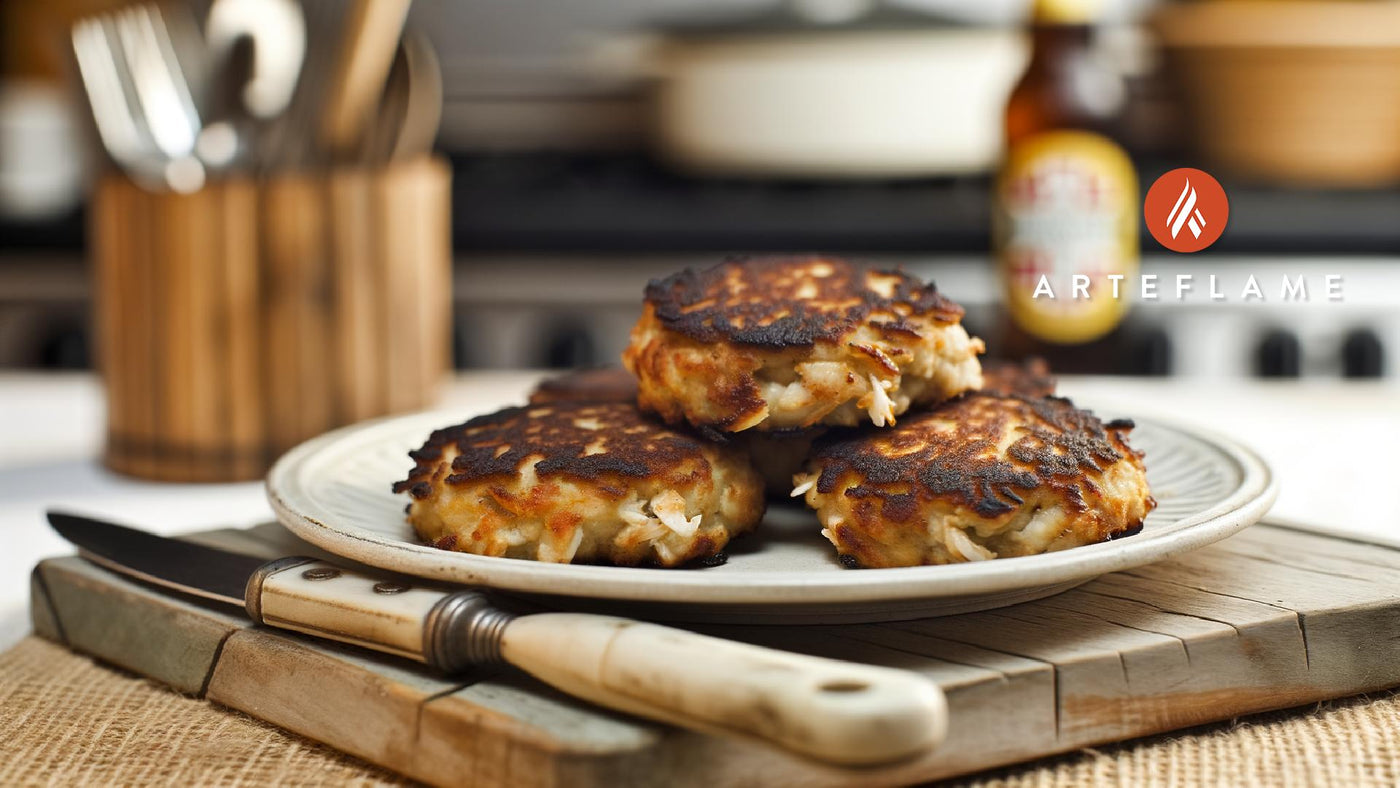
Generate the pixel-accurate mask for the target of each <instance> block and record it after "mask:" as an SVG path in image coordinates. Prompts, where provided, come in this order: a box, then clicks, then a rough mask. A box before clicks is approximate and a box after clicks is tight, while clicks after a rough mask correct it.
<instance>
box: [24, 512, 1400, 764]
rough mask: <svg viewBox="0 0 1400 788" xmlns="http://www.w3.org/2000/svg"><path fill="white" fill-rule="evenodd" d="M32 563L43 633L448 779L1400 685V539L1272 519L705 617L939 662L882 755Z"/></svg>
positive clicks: (965, 758)
mask: <svg viewBox="0 0 1400 788" xmlns="http://www.w3.org/2000/svg"><path fill="white" fill-rule="evenodd" d="M190 538H192V539H195V540H197V541H201V542H206V543H209V544H213V545H218V546H221V547H226V548H230V549H236V550H241V551H243V552H248V553H256V554H260V555H265V556H268V557H274V556H278V555H288V554H294V553H301V554H309V555H323V554H321V553H320V552H319V551H318V550H316V549H315V548H312V547H310V546H309V545H306V544H305V543H302V542H300V541H298V540H297V539H296V538H295V537H293V536H291V534H289V533H288V532H287V531H285V530H284V529H283V528H281V526H278V525H275V524H268V525H263V526H259V527H256V528H253V529H249V530H223V531H212V532H207V533H201V534H197V535H193V536H191V537H190ZM871 571H877V570H871ZM33 582H34V593H33V597H32V598H33V619H34V627H35V630H36V631H37V632H38V633H39V634H41V635H43V636H45V637H48V638H51V639H53V640H57V641H59V642H63V643H67V644H68V645H69V646H71V647H72V648H74V649H77V650H79V651H83V652H86V653H89V654H92V655H94V656H97V657H100V658H102V659H104V660H106V661H108V662H111V663H113V664H116V665H119V666H121V667H123V668H126V669H128V670H132V671H135V672H137V673H140V674H143V675H146V676H149V677H151V678H153V679H156V680H158V681H161V682H164V683H166V684H168V685H170V686H171V687H173V688H175V689H177V690H179V691H181V692H185V693H189V694H191V695H196V696H200V697H205V698H208V699H209V700H212V701H216V702H218V703H222V704H224V705H226V706H230V707H232V708H235V709H239V710H241V711H243V712H246V713H248V714H250V715H252V716H255V717H258V718H261V719H263V720H266V721H268V722H271V723H273V724H275V725H278V726H281V727H283V728H286V729H288V730H292V731H296V732H297V733H301V734H303V735H305V736H308V737H310V738H313V739H317V740H319V741H322V742H325V743H327V744H329V745H331V746H333V747H337V748H339V749H341V750H344V751H346V752H349V753H352V754H354V755H357V756H359V757H361V758H364V759H366V760H368V761H372V762H374V763H377V764H381V765H383V766H386V767H388V768H390V769H394V770H397V771H399V772H402V773H404V774H407V775H409V776H412V777H415V778H418V779H421V780H425V781H427V782H431V783H437V784H442V785H467V784H469V785H473V786H569V787H572V786H590V785H609V786H611V785H652V784H667V785H696V786H719V785H746V784H755V783H761V784H763V785H765V786H768V785H804V786H806V785H861V786H865V785H882V784H905V783H912V782H919V781H924V780H929V779H935V778H940V777H948V776H952V775H958V774H965V773H968V772H973V771H977V770H981V769H986V768H990V767H995V766H1000V765H1004V764H1009V763H1013V762H1017V761H1024V760H1030V759H1034V758H1039V757H1042V756H1046V755H1051V754H1054V753H1061V752H1066V751H1070V750H1075V749H1078V748H1081V747H1085V746H1089V745H1093V744H1099V743H1104V742H1110V741H1119V740H1122V739H1128V738H1132V737H1137V736H1144V735H1147V734H1153V733H1159V732H1163V731H1169V730H1173V729H1177V728H1182V727H1186V726H1191V725H1196V724H1199V723H1204V722H1209V721H1214V720H1221V719H1228V718H1230V717H1235V716H1238V715H1241V714H1247V713H1251V712H1258V711H1265V710H1270V709H1280V708H1286V707H1290V706H1297V705H1301V704H1305V703H1311V702H1314V701H1319V700H1324V699H1329V698H1335V697H1341V696H1345V695H1352V694H1356V693H1361V692H1368V691H1373V690H1379V689H1382V688H1386V687H1391V686H1395V685H1400V551H1397V550H1392V549H1389V548H1385V547H1379V546H1375V545H1369V544H1361V543H1357V542H1350V541H1345V540H1341V539H1334V538H1328V537H1322V536H1317V535H1312V534H1306V533H1302V532H1296V531H1291V530H1287V529H1284V528H1279V527H1273V526H1267V525H1260V526H1255V527H1253V528H1250V529H1247V530H1246V531H1245V532H1243V533H1242V534H1240V535H1238V536H1235V537H1233V538H1231V539H1229V540H1227V541H1225V542H1222V543H1220V544H1218V545H1215V546H1212V547H1209V548H1206V549H1204V550H1200V551H1198V552H1196V553H1193V554H1190V555H1187V556H1183V557H1181V558H1178V559H1174V560H1169V561H1164V562H1161V563H1158V564H1153V565H1151V566H1147V567H1143V568H1139V569H1134V570H1131V571H1127V572H1119V573H1116V574H1112V575H1108V576H1105V577H1102V578H1099V579H1097V580H1094V581H1092V582H1090V583H1088V584H1086V585H1083V586H1081V587H1079V588H1076V589H1074V590H1071V591H1068V592H1066V593H1063V594H1060V595H1058V596H1055V597H1051V598H1049V599H1044V600H1040V601H1037V602H1030V603H1026V604H1022V605H1017V606H1015V607H1011V608H1004V609H1001V610H996V611H989V612H984V613H973V614H968V615H961V616H952V617H947V618H935V619H925V620H920V621H907V622H900V623H890V624H867V625H843V626H824V627H812V626H806V627H774V626H764V627H713V626H707V627H697V629H699V630H700V631H704V632H707V633H709V634H717V635H721V636H725V637H732V638H735V639H739V640H747V641H750V642H755V643H761V644H764V645H769V646H774V647H777V648H785V649H790V650H793V651H801V652H807V653H812V654H820V655H823V656H830V657H836V658H840V659H849V660H854V661H858V662H867V663H871V664H879V665H888V666H893V667H900V668H905V669H908V670H914V671H918V672H920V673H923V674H924V675H927V676H929V677H931V678H933V679H934V680H936V681H937V682H938V683H939V684H940V685H942V687H943V690H944V692H945V693H947V696H948V703H949V708H950V715H951V724H950V732H949V735H948V739H947V740H946V742H945V743H944V744H943V745H942V746H941V747H940V748H939V749H938V750H937V751H936V752H933V753H931V754H930V755H929V756H927V757H925V758H922V759H920V760H918V761H915V762H911V763H906V764H901V765H898V766H894V767H889V768H883V769H878V770H843V769H837V768H832V767H827V766H823V765H820V764H815V763H812V762H810V761H806V760H803V759H801V758H799V757H796V756H792V755H788V754H786V753H784V752H781V751H778V750H775V749H773V748H770V747H768V746H766V745H762V744H758V743H754V742H748V741H738V740H733V739H724V738H717V737H711V736H704V735H700V734H695V733H690V732H687V731H682V730H677V729H673V728H667V727H665V726H661V725H656V724H653V723H650V722H646V721H642V720H638V719H635V718H631V717H627V716H625V715H620V714H613V713H610V712H607V711H603V710H600V709H597V708H593V707H591V706H589V705H588V704H585V703H582V702H578V701H574V700H572V699H570V698H568V697H566V696H564V695H561V694H559V693H557V692H554V691H553V690H550V689H549V688H547V687H544V686H543V685H541V684H538V683H537V682H535V681H534V680H533V679H530V678H529V677H526V676H523V675H521V674H518V673H514V672H512V671H510V670H509V669H504V668H501V669H490V670H482V671H478V672H474V673H470V674H467V675H463V676H457V677H454V678H451V679H444V678H441V677H437V676H434V675H432V674H431V673H429V672H427V671H425V670H422V669H420V668H418V667H417V666H415V665H413V664H411V663H408V662H404V661H400V660H396V659H394V658H390V657H380V656H377V655H374V654H370V653H368V652H364V651H359V650H356V649H353V648H349V647H340V646H337V645H332V644H326V643H323V642H318V641H314V640H311V639H308V638H303V637H301V636H297V635H293V634H289V633H282V632H278V631H275V630H270V629H264V628H258V627H252V626H249V624H248V622H247V621H246V620H245V619H243V618H241V617H240V616H238V615H237V614H235V613H232V612H228V611H226V610H224V609H221V608H219V607H217V606H213V605H206V604H203V603H201V602H199V601H194V600H188V599H180V598H175V597H172V596H168V595H164V594H161V593H158V592H156V591H153V590H151V589H150V588H147V587H145V586H142V585H140V584H137V583H134V582H131V581H128V580H125V579H122V578H120V577H117V576H115V575H113V574H111V573H109V572H106V571H104V570H102V569H99V568H97V567H95V566H92V565H90V564H88V563H86V562H85V561H82V560H80V559H77V558H72V557H70V558H59V559H52V560H48V561H45V562H43V563H41V564H40V565H39V566H38V567H37V568H36V570H35V572H34V578H33ZM696 659H697V660H703V659H704V655H703V654H697V655H696Z"/></svg>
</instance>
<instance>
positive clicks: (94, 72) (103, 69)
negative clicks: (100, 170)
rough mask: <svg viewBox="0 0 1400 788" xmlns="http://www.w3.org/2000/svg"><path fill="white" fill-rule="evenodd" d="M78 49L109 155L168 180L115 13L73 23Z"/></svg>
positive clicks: (140, 175) (142, 174)
mask: <svg viewBox="0 0 1400 788" xmlns="http://www.w3.org/2000/svg"><path fill="white" fill-rule="evenodd" d="M72 45H73V54H74V56H75V58H76V60H77V64H78V73H79V76H80V77H81V81H82V84H83V88H84V90H85V92H86V93H87V98H88V104H89V105H90V107H91V110H92V118H93V124H94V125H95V126H96V128H97V134H98V138H99V139H100V140H101V142H102V147H103V148H104V149H105V150H106V152H107V155H108V156H109V157H111V159H112V161H113V162H114V163H115V164H116V165H117V166H118V167H120V168H122V169H123V170H125V171H126V172H128V173H129V174H131V176H132V177H133V178H136V179H139V180H140V181H142V182H143V183H146V184H153V183H157V182H160V181H161V180H163V162H162V161H161V160H160V157H159V155H158V154H157V151H156V150H155V146H154V144H153V142H152V140H151V138H150V135H149V134H148V132H147V129H146V121H145V118H144V116H143V115H142V113H141V110H140V108H139V99H138V98H137V96H136V89H135V85H134V84H133V83H132V79H131V71H130V68H129V66H128V65H127V61H126V55H125V50H124V49H123V48H122V46H121V44H120V43H119V42H118V41H117V33H116V25H115V23H114V21H113V20H112V19H111V18H110V17H106V16H99V17H93V18H88V19H82V20H79V21H78V22H77V23H75V24H74V25H73V32H72Z"/></svg>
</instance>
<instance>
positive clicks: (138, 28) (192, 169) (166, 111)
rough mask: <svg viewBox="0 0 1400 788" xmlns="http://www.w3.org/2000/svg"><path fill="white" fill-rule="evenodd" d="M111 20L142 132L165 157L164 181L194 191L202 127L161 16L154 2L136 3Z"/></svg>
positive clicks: (200, 168) (199, 176) (199, 175)
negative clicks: (141, 121)
mask: <svg viewBox="0 0 1400 788" xmlns="http://www.w3.org/2000/svg"><path fill="white" fill-rule="evenodd" d="M114 24H115V26H116V32H117V40H118V41H119V42H120V44H121V47H122V51H123V54H124V56H125V62H126V65H127V67H128V68H129V70H130V74H131V84H132V85H133V86H134V88H135V93H136V100H137V103H138V104H139V106H140V110H141V113H142V114H143V115H144V117H145V121H146V124H145V127H146V133H147V134H148V135H149V137H150V139H151V141H152V142H153V143H154V145H155V149H156V151H157V152H158V154H159V156H160V157H161V158H162V159H163V165H162V167H161V172H162V174H163V176H164V181H165V185H166V186H167V187H168V188H170V189H172V190H174V191H177V192H181V193H189V192H193V191H196V190H198V189H199V188H200V187H201V186H203V185H204V178H205V172H204V165H203V163H202V162H200V160H199V158H198V157H197V155H196V152H195V144H196V141H197V140H198V138H199V132H200V129H201V128H202V125H201V123H200V118H199V112H198V110H197V109H196V108H195V102H194V97H193V95H192V94H191V93H190V85H189V82H188V80H187V78H186V75H185V72H184V68H183V67H182V66H181V64H180V61H179V60H178V59H177V58H176V54H175V46H174V43H173V42H172V41H171V38H170V28H169V26H168V25H167V24H166V20H165V17H164V15H163V14H162V12H161V10H160V9H159V8H158V7H156V6H153V5H135V6H130V7H128V8H125V9H122V10H120V11H117V12H116V14H115V18H114Z"/></svg>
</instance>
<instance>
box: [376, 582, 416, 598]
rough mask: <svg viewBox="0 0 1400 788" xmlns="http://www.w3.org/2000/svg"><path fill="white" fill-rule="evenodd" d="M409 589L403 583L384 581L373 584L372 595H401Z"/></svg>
mask: <svg viewBox="0 0 1400 788" xmlns="http://www.w3.org/2000/svg"><path fill="white" fill-rule="evenodd" d="M410 587H411V586H406V585H404V584H403V583H394V582H390V581H384V582H381V583H375V584H374V593H376V594H384V595H386V596H388V595H390V594H402V593H403V592H405V591H407V590H409V588H410Z"/></svg>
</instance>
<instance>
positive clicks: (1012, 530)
mask: <svg viewBox="0 0 1400 788" xmlns="http://www.w3.org/2000/svg"><path fill="white" fill-rule="evenodd" d="M1132 427H1133V424H1132V422H1130V421H1111V422H1109V423H1107V424H1104V423H1102V422H1100V421H1099V420H1098V419H1097V418H1095V417H1094V415H1093V414H1092V413H1089V412H1088V411H1085V410H1079V409H1078V408H1075V407H1074V405H1073V403H1071V402H1070V401H1069V400H1066V399H1061V398H1058V397H1045V398H1026V397H1015V396H1011V397H998V396H993V395H988V394H970V395H967V396H964V397H962V398H960V399H957V400H954V401H952V402H949V403H947V404H945V405H942V406H940V407H938V408H935V409H934V410H932V411H928V412H926V413H920V414H917V415H914V416H910V417H909V418H907V419H904V420H903V421H901V422H900V424H899V426H897V427H895V428H894V429H889V430H878V431H873V430H872V431H864V432H862V433H861V434H859V435H855V436H847V437H842V438H839V439H836V440H833V441H830V442H824V443H823V444H822V445H820V446H819V447H818V448H817V450H816V453H815V455H814V456H813V459H812V460H811V462H810V463H809V464H808V473H807V474H806V475H805V476H801V477H798V479H797V486H796V488H795V489H794V492H795V493H799V492H800V493H801V494H803V495H804V496H805V498H806V501H807V504H808V505H809V506H811V507H812V508H813V509H815V510H816V511H817V516H818V518H819V519H820V520H821V523H822V526H823V528H822V534H823V535H825V536H826V537H827V539H829V540H830V541H831V542H832V543H833V544H834V545H836V550H837V553H838V555H839V556H840V557H841V560H842V562H843V563H845V564H846V565H847V566H860V567H892V566H918V565H922V564H948V563H956V562H960V561H981V560H984V559H988V558H1003V557H1007V556H1020V555H1033V554H1036V553H1044V552H1049V551H1051V550H1063V549H1066V548H1069V547H1077V546H1079V545H1085V544H1091V543H1094V542H1101V541H1103V540H1105V539H1109V538H1112V537H1113V536H1116V535H1120V534H1124V533H1125V532H1132V531H1134V530H1136V529H1137V528H1138V527H1140V526H1141V524H1142V520H1143V518H1144V517H1146V516H1147V513H1148V512H1149V511H1151V510H1152V508H1153V507H1154V506H1155V505H1156V503H1155V502H1154V501H1153V500H1152V496H1151V494H1150V492H1149V491H1148V488H1147V476H1146V473H1145V471H1144V468H1143V462H1142V454H1141V452H1137V451H1134V450H1133V448H1132V447H1130V446H1129V445H1128V442H1127V434H1128V431H1129V430H1131V429H1132Z"/></svg>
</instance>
